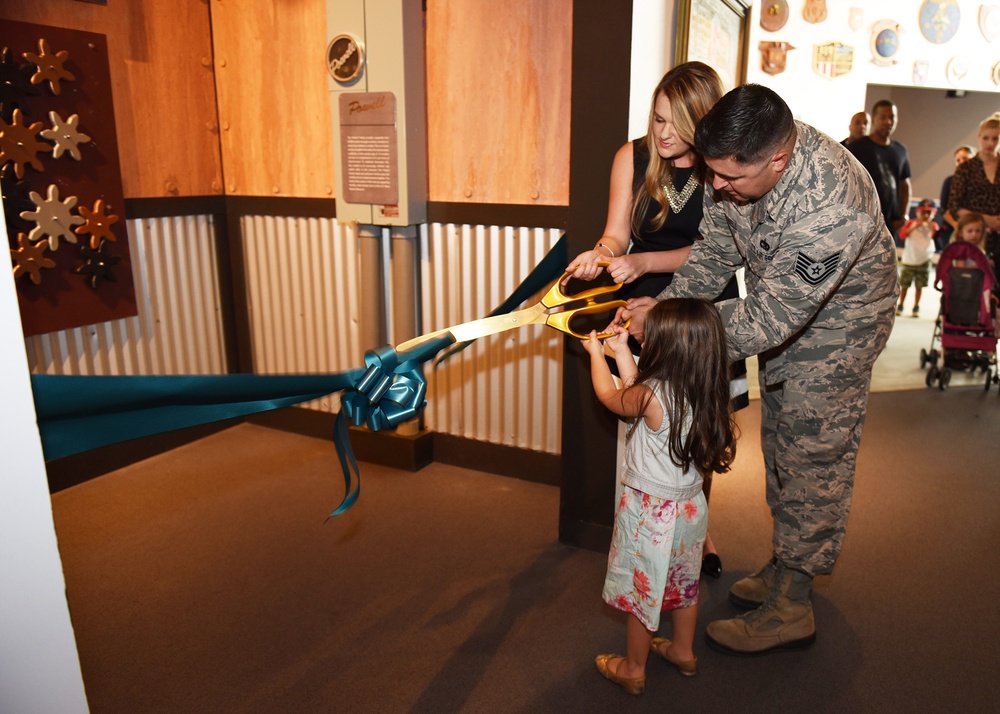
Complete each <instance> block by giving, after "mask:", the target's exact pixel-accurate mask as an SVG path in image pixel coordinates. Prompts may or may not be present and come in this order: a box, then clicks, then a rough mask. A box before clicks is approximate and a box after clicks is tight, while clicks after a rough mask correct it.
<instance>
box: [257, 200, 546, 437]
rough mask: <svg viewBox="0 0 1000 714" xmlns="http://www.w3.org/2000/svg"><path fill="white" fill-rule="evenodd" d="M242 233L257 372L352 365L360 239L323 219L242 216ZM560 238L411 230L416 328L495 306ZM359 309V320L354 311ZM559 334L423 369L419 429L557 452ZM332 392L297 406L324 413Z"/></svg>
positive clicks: (487, 347) (493, 344)
mask: <svg viewBox="0 0 1000 714" xmlns="http://www.w3.org/2000/svg"><path fill="white" fill-rule="evenodd" d="M242 230H243V240H244V247H245V251H244V253H245V257H246V266H247V292H248V300H249V308H250V317H251V330H252V333H253V334H252V342H253V351H254V367H255V371H256V372H258V373H260V374H288V373H297V372H317V371H339V370H344V369H349V368H351V367H357V366H360V365H361V364H362V363H363V355H364V351H365V350H366V349H372V348H375V347H377V346H378V345H367V344H364V345H363V344H361V343H360V330H359V321H360V320H361V319H373V318H371V317H369V315H370V314H372V313H377V312H378V308H377V306H361V305H360V304H359V298H358V296H359V295H360V294H361V288H362V282H368V283H369V284H370V281H376V282H377V281H379V280H380V275H379V274H378V268H377V266H371V265H368V266H366V267H365V270H367V272H368V273H371V274H363V273H362V267H361V262H362V261H361V258H360V251H359V236H358V235H356V234H355V231H354V229H353V227H352V226H351V225H341V224H339V223H338V222H337V221H336V220H333V219H316V218H287V217H273V216H244V217H243V219H242ZM558 238H559V232H558V231H555V230H544V229H529V228H497V227H483V226H454V225H437V224H435V225H433V226H430V227H427V226H422V227H421V251H420V266H421V267H420V270H421V275H420V281H419V282H420V286H421V292H420V302H421V307H420V311H419V315H420V319H421V322H422V325H421V326H420V330H421V331H422V332H429V331H431V330H436V329H440V328H442V327H447V326H449V325H453V324H457V323H459V322H464V321H466V320H473V319H476V318H478V317H482V316H483V315H485V314H487V313H488V312H490V311H491V310H492V309H493V308H494V307H496V306H497V305H499V304H500V303H501V302H502V301H503V300H504V298H506V297H507V296H508V295H509V294H510V293H511V292H512V291H513V290H514V288H516V287H517V285H518V284H519V283H520V282H521V281H522V280H523V279H524V278H525V277H526V276H527V274H528V273H529V272H530V271H531V269H532V268H533V267H534V266H535V265H536V264H537V263H538V261H540V260H541V259H542V258H543V257H544V256H545V254H546V253H547V252H548V250H549V249H550V248H551V247H552V245H554V244H555V242H556V241H557V240H558ZM363 316H364V317H363ZM561 370H562V339H561V337H560V335H559V333H557V332H555V331H554V330H549V329H547V328H544V327H540V326H530V327H527V328H523V329H520V330H513V331H511V332H508V333H506V334H505V335H500V336H495V337H491V338H487V339H484V340H480V341H479V343H477V344H475V345H473V346H471V347H470V348H468V349H467V350H465V351H464V352H462V353H461V354H460V355H458V356H456V357H453V358H451V359H450V360H448V361H446V362H445V363H444V364H442V365H441V366H439V367H437V368H433V367H431V366H430V365H428V366H427V367H426V370H425V373H426V377H427V380H428V395H427V400H428V407H427V410H426V411H425V424H426V425H427V427H428V428H430V429H432V430H434V431H438V432H444V433H447V434H453V435H456V436H462V437H465V438H470V439H476V440H480V441H486V442H490V443H494V444H504V445H509V446H516V447H519V448H525V449H533V450H536V451H544V452H548V453H558V451H559V445H560V427H561V421H562V420H561V418H560V409H561V388H562V381H561V378H560V374H561ZM338 402H339V400H338V399H336V398H335V397H333V398H324V399H321V400H317V401H315V402H311V403H309V404H306V405H303V406H304V407H306V408H310V409H315V410H319V411H324V412H335V411H337V410H338V409H339V408H340V407H339V403H338Z"/></svg>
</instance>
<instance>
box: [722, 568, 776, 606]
mask: <svg viewBox="0 0 1000 714" xmlns="http://www.w3.org/2000/svg"><path fill="white" fill-rule="evenodd" d="M777 563H778V559H777V557H775V556H773V555H772V556H771V559H770V560H769V561H767V563H765V565H764V567H763V568H761V569H760V570H758V571H757V572H756V573H753V574H751V575H748V576H746V577H745V578H743V579H742V580H737V581H736V582H735V583H733V586H732V587H731V588H729V599H730V600H731V601H732V602H733V603H734V604H736V605H739V606H740V607H749V608H755V607H760V606H761V605H763V604H764V601H765V600H767V596H768V595H770V594H771V588H773V587H774V574H775V573H776V572H778V565H777Z"/></svg>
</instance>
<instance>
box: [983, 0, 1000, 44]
mask: <svg viewBox="0 0 1000 714" xmlns="http://www.w3.org/2000/svg"><path fill="white" fill-rule="evenodd" d="M979 31H980V32H982V33H983V37H985V38H986V41H987V42H993V41H994V40H995V39H996V38H997V37H1000V5H980V6H979Z"/></svg>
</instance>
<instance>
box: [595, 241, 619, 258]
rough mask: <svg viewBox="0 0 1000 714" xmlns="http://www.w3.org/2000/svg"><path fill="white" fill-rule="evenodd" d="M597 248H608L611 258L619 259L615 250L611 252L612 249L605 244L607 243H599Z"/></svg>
mask: <svg viewBox="0 0 1000 714" xmlns="http://www.w3.org/2000/svg"><path fill="white" fill-rule="evenodd" d="M597 247H598V248H607V249H608V252H609V253H611V257H612V258H616V257H617V256H616V255H615V252H614V251H613V250H611V248H610V247H608V245H607V244H605V243H598V244H597Z"/></svg>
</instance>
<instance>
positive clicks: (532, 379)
mask: <svg viewBox="0 0 1000 714" xmlns="http://www.w3.org/2000/svg"><path fill="white" fill-rule="evenodd" d="M558 239H559V231H556V230H546V229H531V228H509V227H496V226H490V227H487V226H455V225H440V224H433V225H431V226H430V227H428V228H427V229H426V230H425V233H424V240H423V246H422V255H421V266H422V268H421V269H422V275H421V285H422V289H423V309H422V313H421V314H422V320H423V325H422V329H423V331H424V332H429V331H432V330H438V329H441V328H444V327H448V326H449V325H454V324H457V323H460V322H465V321H468V320H474V319H477V318H479V317H482V316H484V315H486V314H487V313H489V312H490V311H491V310H493V309H494V308H495V307H496V306H497V305H499V304H500V303H501V302H503V300H504V298H506V297H507V296H508V295H509V294H510V293H511V292H513V290H514V288H516V287H517V285H518V284H519V283H520V282H521V281H522V280H524V278H525V277H527V275H528V273H529V272H530V271H531V269H532V268H533V267H534V266H535V265H536V264H537V263H538V262H539V261H540V260H541V259H542V258H543V257H544V256H545V254H546V253H547V252H548V250H549V249H550V248H551V247H552V246H553V245H554V244H555V242H556V241H557V240H558ZM561 372H562V337H561V335H560V334H559V333H558V332H556V331H555V330H550V329H548V328H546V327H543V326H538V325H533V326H528V327H524V328H521V329H518V330H511V331H509V332H506V333H503V334H500V335H494V336H492V337H488V338H484V339H482V340H478V341H477V342H476V343H474V344H473V345H472V346H470V347H469V348H468V349H466V350H465V351H463V352H462V353H460V354H459V355H456V356H455V357H452V358H450V359H449V360H447V361H445V362H444V363H443V364H441V365H439V366H438V367H437V368H433V369H432V368H430V367H428V369H427V372H426V377H427V381H428V405H427V409H426V411H425V421H426V425H427V427H428V428H430V429H432V430H434V431H438V432H443V433H447V434H452V435H455V436H461V437H465V438H469V439H476V440H479V441H487V442H490V443H494V444H503V445H508V446H516V447H518V448H524V449H532V450H535V451H544V452H547V453H559V448H560V438H561V423H562V419H561V398H562V380H561V378H560V375H561Z"/></svg>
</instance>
